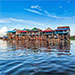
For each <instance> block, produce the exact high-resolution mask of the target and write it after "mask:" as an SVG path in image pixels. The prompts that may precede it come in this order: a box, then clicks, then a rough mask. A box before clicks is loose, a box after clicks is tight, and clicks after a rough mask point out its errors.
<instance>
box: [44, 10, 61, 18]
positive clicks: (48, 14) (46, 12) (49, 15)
mask: <svg viewBox="0 0 75 75" xmlns="http://www.w3.org/2000/svg"><path fill="white" fill-rule="evenodd" d="M44 12H45V14H46V15H47V16H48V17H52V18H57V19H59V18H60V17H58V16H56V15H51V14H50V13H49V12H48V11H46V10H45V11H44Z"/></svg>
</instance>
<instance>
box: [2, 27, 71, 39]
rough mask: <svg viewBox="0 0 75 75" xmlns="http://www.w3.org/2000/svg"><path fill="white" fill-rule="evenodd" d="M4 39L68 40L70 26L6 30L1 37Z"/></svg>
mask: <svg viewBox="0 0 75 75" xmlns="http://www.w3.org/2000/svg"><path fill="white" fill-rule="evenodd" d="M3 39H5V40H48V39H57V40H69V39H70V27H69V26H63V27H57V29H55V30H53V29H51V28H49V27H48V28H47V29H45V30H41V29H39V28H36V27H34V28H33V29H31V30H30V29H26V28H24V29H23V30H20V29H14V30H12V31H7V34H6V36H4V37H3Z"/></svg>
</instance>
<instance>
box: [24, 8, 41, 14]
mask: <svg viewBox="0 0 75 75" xmlns="http://www.w3.org/2000/svg"><path fill="white" fill-rule="evenodd" d="M25 10H27V11H29V12H33V13H36V14H39V15H42V13H40V12H38V11H36V10H32V9H25Z"/></svg>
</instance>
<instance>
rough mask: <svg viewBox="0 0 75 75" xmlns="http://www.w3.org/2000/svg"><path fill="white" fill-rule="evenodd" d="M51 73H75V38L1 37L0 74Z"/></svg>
mask: <svg viewBox="0 0 75 75" xmlns="http://www.w3.org/2000/svg"><path fill="white" fill-rule="evenodd" d="M50 74H52V75H58V74H65V75H71V74H72V75H74V74H75V41H62V40H61V41H60V42H53V41H50V42H49V41H25V40H24V41H18V42H16V41H15V40H13V41H3V40H0V75H50Z"/></svg>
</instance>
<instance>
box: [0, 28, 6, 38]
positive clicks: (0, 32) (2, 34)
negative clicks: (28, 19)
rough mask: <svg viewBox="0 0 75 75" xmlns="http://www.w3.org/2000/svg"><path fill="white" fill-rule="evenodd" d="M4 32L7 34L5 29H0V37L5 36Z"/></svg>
mask: <svg viewBox="0 0 75 75" xmlns="http://www.w3.org/2000/svg"><path fill="white" fill-rule="evenodd" d="M6 32H7V27H2V28H1V29H0V37H3V36H4V35H5V34H6Z"/></svg>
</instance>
